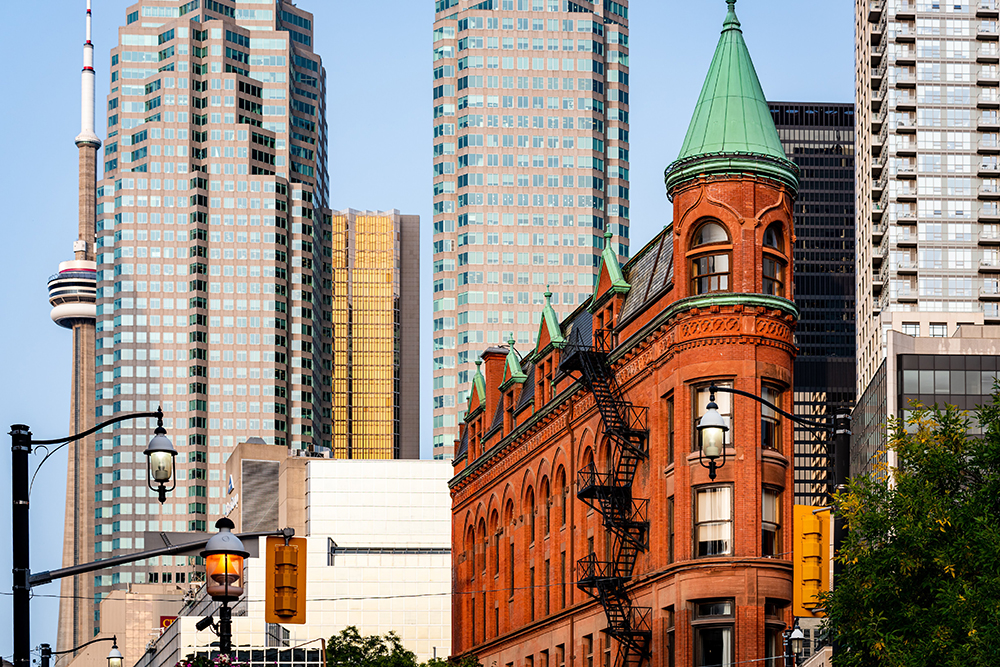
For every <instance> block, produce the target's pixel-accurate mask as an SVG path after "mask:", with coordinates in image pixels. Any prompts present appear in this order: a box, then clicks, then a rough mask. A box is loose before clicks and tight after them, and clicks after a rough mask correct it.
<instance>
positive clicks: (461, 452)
mask: <svg viewBox="0 0 1000 667" xmlns="http://www.w3.org/2000/svg"><path fill="white" fill-rule="evenodd" d="M468 453H469V429H467V428H463V429H462V439H461V440H460V441H459V443H458V451H457V452H455V458H456V459H460V458H462V457H463V456H465V455H466V454H468Z"/></svg>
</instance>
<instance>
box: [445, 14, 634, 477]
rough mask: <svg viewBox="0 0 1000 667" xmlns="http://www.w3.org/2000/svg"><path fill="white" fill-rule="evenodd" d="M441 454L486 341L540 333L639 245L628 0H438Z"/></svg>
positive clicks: (529, 338) (528, 338) (528, 340)
mask: <svg viewBox="0 0 1000 667" xmlns="http://www.w3.org/2000/svg"><path fill="white" fill-rule="evenodd" d="M435 9H436V13H435V22H434V84H433V85H434V92H433V96H434V157H433V162H434V274H433V279H434V308H433V310H434V390H433V392H434V399H433V400H434V443H433V446H434V456H435V457H437V458H450V457H451V456H452V454H453V446H454V441H455V438H456V437H457V436H458V427H457V424H458V421H459V420H460V418H461V416H462V415H463V414H464V411H465V407H466V403H467V401H468V396H469V388H470V386H471V385H470V381H471V379H472V376H473V374H474V371H475V368H474V365H473V364H474V362H475V361H476V359H477V358H478V355H479V352H480V351H481V350H482V349H483V346H484V345H489V344H499V343H501V342H507V341H508V340H509V339H510V338H511V337H513V338H514V340H515V343H516V344H518V345H520V346H522V347H523V349H528V348H529V347H530V346H532V345H533V343H534V340H535V335H536V334H537V333H538V327H539V321H540V320H539V317H540V313H541V308H540V306H542V305H543V304H544V302H545V297H544V295H545V293H546V292H547V291H549V292H551V293H552V296H551V303H552V305H553V307H555V308H556V309H557V310H558V312H559V314H560V316H563V317H565V316H566V315H567V314H568V313H570V312H571V311H573V310H574V309H575V308H576V307H577V306H578V305H579V304H580V303H582V302H583V301H584V300H585V299H586V298H587V297H589V296H590V295H591V294H592V293H593V291H594V276H595V273H596V271H597V265H598V259H599V257H600V252H601V249H602V248H603V245H604V243H605V238H604V232H605V230H607V231H610V232H611V233H612V234H613V236H612V238H611V240H610V242H611V243H612V244H613V245H612V247H613V249H614V250H615V252H616V253H617V254H618V256H619V257H621V258H622V259H624V258H627V257H628V243H629V241H628V2H626V1H625V0H622V1H621V2H612V1H610V0H608V1H606V2H603V3H601V2H588V1H587V0H574V1H570V0H437V2H436V7H435Z"/></svg>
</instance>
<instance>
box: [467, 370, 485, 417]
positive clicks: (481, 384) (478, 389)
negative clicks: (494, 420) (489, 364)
mask: <svg viewBox="0 0 1000 667" xmlns="http://www.w3.org/2000/svg"><path fill="white" fill-rule="evenodd" d="M482 365H483V360H482V359H476V374H475V375H473V376H472V391H471V392H469V405H470V406H471V405H472V398H473V397H474V396H475V395H476V394H478V395H479V405H481V406H482V405H486V378H484V377H483V371H482V369H481V368H480V366H482Z"/></svg>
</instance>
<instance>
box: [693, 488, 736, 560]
mask: <svg viewBox="0 0 1000 667" xmlns="http://www.w3.org/2000/svg"><path fill="white" fill-rule="evenodd" d="M732 493H733V490H732V487H731V486H728V485H725V486H710V487H703V488H700V489H696V490H695V540H696V542H697V543H696V547H697V548H696V553H697V555H698V556H726V555H729V554H731V553H732V532H733V514H732V512H733V499H732Z"/></svg>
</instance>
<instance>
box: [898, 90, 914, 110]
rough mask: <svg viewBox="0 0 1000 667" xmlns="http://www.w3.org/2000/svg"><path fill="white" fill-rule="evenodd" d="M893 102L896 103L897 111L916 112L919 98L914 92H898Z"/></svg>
mask: <svg viewBox="0 0 1000 667" xmlns="http://www.w3.org/2000/svg"><path fill="white" fill-rule="evenodd" d="M893 101H894V102H895V103H896V110H897V111H916V109H917V96H916V95H914V94H913V92H912V91H909V90H896V94H895V96H894V97H893Z"/></svg>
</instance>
